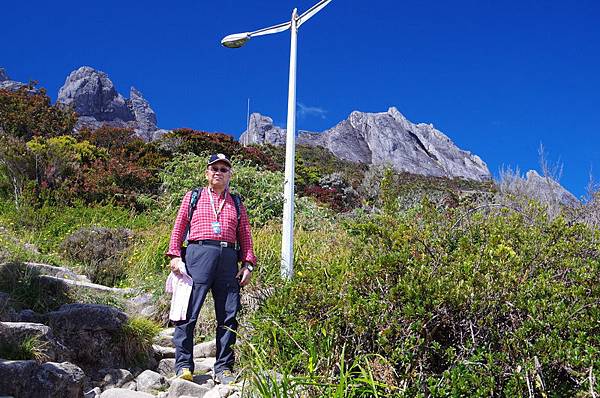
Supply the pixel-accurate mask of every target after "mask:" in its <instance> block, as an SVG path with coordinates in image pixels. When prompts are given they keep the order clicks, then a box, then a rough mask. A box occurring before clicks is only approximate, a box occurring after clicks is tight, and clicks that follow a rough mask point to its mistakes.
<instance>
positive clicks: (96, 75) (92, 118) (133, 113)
mask: <svg viewBox="0 0 600 398" xmlns="http://www.w3.org/2000/svg"><path fill="white" fill-rule="evenodd" d="M57 102H58V103H61V104H64V105H67V106H71V107H72V108H73V109H74V110H75V112H77V115H78V116H79V119H78V121H77V125H76V126H75V128H76V129H81V128H83V127H88V128H92V129H95V128H98V127H100V126H102V125H105V124H107V125H109V126H113V127H124V128H131V129H134V130H135V131H136V133H137V134H138V135H139V136H140V137H142V138H144V139H146V140H151V139H154V138H157V137H158V136H159V135H161V134H162V133H164V130H160V129H158V128H157V126H156V114H155V113H154V111H153V110H152V108H151V107H150V104H149V103H148V101H146V100H145V99H144V97H143V96H142V93H140V92H139V91H138V90H137V89H136V88H135V87H132V88H131V91H130V98H129V99H126V98H124V97H123V96H122V95H121V94H119V93H118V92H117V89H116V88H115V86H114V84H113V82H112V81H111V80H110V79H109V77H108V75H107V74H106V73H104V72H101V71H98V70H96V69H94V68H91V67H89V66H82V67H81V68H79V69H77V70H75V71H73V72H71V74H69V76H68V77H67V79H66V81H65V84H64V85H63V86H62V87H61V88H60V90H59V92H58V98H57Z"/></svg>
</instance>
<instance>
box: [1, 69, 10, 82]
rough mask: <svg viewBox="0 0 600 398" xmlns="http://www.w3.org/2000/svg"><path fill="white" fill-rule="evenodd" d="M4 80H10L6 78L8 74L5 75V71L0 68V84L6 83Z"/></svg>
mask: <svg viewBox="0 0 600 398" xmlns="http://www.w3.org/2000/svg"><path fill="white" fill-rule="evenodd" d="M6 80H10V78H9V77H8V74H7V73H6V70H5V69H4V68H0V82H3V81H6Z"/></svg>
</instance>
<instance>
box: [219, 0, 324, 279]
mask: <svg viewBox="0 0 600 398" xmlns="http://www.w3.org/2000/svg"><path fill="white" fill-rule="evenodd" d="M331 1H332V0H321V1H319V2H318V3H317V4H315V5H314V6H312V7H311V8H309V9H308V10H306V11H305V12H304V13H303V14H302V15H300V16H298V11H297V9H296V8H294V10H293V11H292V18H291V19H290V21H289V22H284V23H281V24H278V25H274V26H270V27H268V28H263V29H259V30H255V31H254V32H244V33H236V34H232V35H228V36H226V37H225V38H223V39H222V40H221V44H222V45H224V46H225V47H229V48H239V47H241V46H243V45H244V44H246V42H247V41H248V40H250V38H252V37H254V36H263V35H269V34H273V33H279V32H283V31H286V30H288V29H290V31H291V44H290V76H289V90H288V111H287V128H286V141H285V182H284V187H283V195H284V202H283V236H282V241H281V276H282V277H283V278H284V279H288V280H289V279H292V276H293V275H294V165H295V157H296V48H297V45H296V43H297V37H298V28H299V27H300V25H302V24H303V23H304V22H306V21H308V20H309V19H310V18H311V17H312V16H313V15H315V14H316V13H317V12H319V11H320V10H321V9H323V7H325V6H326V5H327V4H329V3H330V2H331Z"/></svg>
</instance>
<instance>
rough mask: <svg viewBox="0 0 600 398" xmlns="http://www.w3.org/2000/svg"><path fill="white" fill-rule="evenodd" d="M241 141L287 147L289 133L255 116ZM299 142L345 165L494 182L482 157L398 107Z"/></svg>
mask: <svg viewBox="0 0 600 398" xmlns="http://www.w3.org/2000/svg"><path fill="white" fill-rule="evenodd" d="M240 141H241V142H242V143H243V144H246V145H247V144H273V145H283V144H284V143H285V129H282V128H279V127H277V126H274V125H273V121H272V119H270V118H268V117H265V116H262V115H260V114H257V113H255V114H252V116H251V117H250V123H249V129H248V130H247V131H245V132H244V133H243V134H242V136H241V137H240ZM297 142H298V144H304V145H309V146H321V147H324V148H327V149H328V150H330V151H331V152H332V153H333V154H334V155H336V156H337V157H339V158H341V159H345V160H349V161H353V162H359V163H365V164H372V165H390V166H391V167H393V168H394V169H396V170H397V171H404V172H408V173H413V174H422V175H429V176H436V177H449V178H454V177H459V178H464V179H468V180H476V181H486V180H490V179H491V174H490V172H489V170H488V168H487V166H486V164H485V163H484V162H483V161H482V160H481V159H480V158H479V157H478V156H477V155H473V154H471V153H470V152H467V151H464V150H462V149H460V148H458V147H457V146H456V145H455V144H454V143H453V142H452V141H451V140H450V138H448V137H447V136H446V135H444V134H443V133H442V132H441V131H439V130H437V129H435V128H434V127H433V125H431V124H425V123H419V124H414V123H412V122H410V121H409V120H408V119H406V118H405V117H404V116H403V115H402V114H401V113H400V112H399V111H398V110H397V109H396V108H394V107H392V108H390V109H389V110H388V111H387V112H381V113H364V112H358V111H354V112H352V113H351V114H350V116H349V117H348V119H346V120H344V121H342V122H340V123H338V124H337V125H336V126H335V127H333V128H331V129H329V130H326V131H324V132H322V133H310V132H299V133H298V139H297Z"/></svg>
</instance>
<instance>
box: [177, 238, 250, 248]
mask: <svg viewBox="0 0 600 398" xmlns="http://www.w3.org/2000/svg"><path fill="white" fill-rule="evenodd" d="M188 245H209V246H221V247H227V248H230V249H235V250H238V249H239V245H238V244H237V242H235V243H231V242H223V241H220V240H213V239H205V240H190V241H188Z"/></svg>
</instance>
